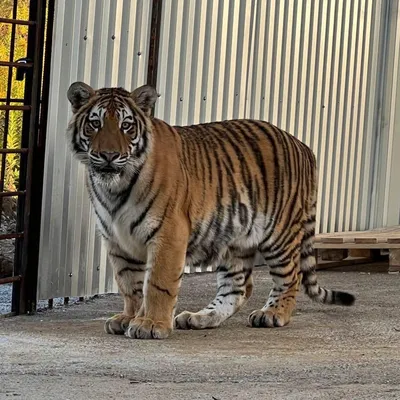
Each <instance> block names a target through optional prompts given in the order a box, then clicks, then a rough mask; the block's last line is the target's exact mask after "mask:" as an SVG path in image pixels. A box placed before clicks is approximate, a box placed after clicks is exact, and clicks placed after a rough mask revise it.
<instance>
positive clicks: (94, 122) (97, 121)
mask: <svg viewBox="0 0 400 400" xmlns="http://www.w3.org/2000/svg"><path fill="white" fill-rule="evenodd" d="M90 125H92V127H93V128H94V129H99V128H100V127H101V122H100V121H99V120H98V119H94V120H93V121H90Z"/></svg>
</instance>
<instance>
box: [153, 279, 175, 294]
mask: <svg viewBox="0 0 400 400" xmlns="http://www.w3.org/2000/svg"><path fill="white" fill-rule="evenodd" d="M150 284H151V285H152V286H154V287H155V288H156V289H157V290H159V291H160V292H163V293H166V294H167V295H168V296H170V297H175V296H172V294H171V292H170V291H169V290H168V289H163V288H162V287H160V286H158V285H156V284H155V283H153V282H150Z"/></svg>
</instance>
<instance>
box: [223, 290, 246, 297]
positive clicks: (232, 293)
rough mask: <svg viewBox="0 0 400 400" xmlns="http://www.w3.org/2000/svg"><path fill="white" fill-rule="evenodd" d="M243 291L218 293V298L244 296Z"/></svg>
mask: <svg viewBox="0 0 400 400" xmlns="http://www.w3.org/2000/svg"><path fill="white" fill-rule="evenodd" d="M244 294H245V293H244V290H232V291H231V292H228V293H218V295H217V296H218V297H227V296H230V295H239V296H244Z"/></svg>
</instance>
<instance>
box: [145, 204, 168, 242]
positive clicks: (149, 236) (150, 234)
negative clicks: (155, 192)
mask: <svg viewBox="0 0 400 400" xmlns="http://www.w3.org/2000/svg"><path fill="white" fill-rule="evenodd" d="M169 203H170V201H169V200H168V203H167V205H166V207H165V210H164V213H163V216H162V217H161V220H160V222H159V224H158V225H157V226H156V227H155V228H153V229H152V230H151V232H150V233H149V234H148V235H147V237H146V240H145V241H144V243H145V244H147V243H148V242H149V241H150V240H151V239H152V238H153V237H154V235H155V234H156V233H157V232H158V231H159V230H160V229H161V227H162V225H163V223H164V220H165V216H166V215H167V211H168V207H169Z"/></svg>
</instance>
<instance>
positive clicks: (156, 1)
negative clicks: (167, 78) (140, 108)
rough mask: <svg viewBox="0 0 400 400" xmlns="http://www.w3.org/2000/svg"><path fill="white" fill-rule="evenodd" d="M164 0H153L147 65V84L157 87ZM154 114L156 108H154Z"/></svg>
mask: <svg viewBox="0 0 400 400" xmlns="http://www.w3.org/2000/svg"><path fill="white" fill-rule="evenodd" d="M162 4H163V2H162V0H153V3H152V10H151V27H150V44H149V62H148V67H147V84H148V85H150V86H153V87H155V88H156V87H157V71H158V54H159V49H160V32H161V16H162ZM152 115H153V116H154V108H153V110H152Z"/></svg>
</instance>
